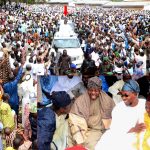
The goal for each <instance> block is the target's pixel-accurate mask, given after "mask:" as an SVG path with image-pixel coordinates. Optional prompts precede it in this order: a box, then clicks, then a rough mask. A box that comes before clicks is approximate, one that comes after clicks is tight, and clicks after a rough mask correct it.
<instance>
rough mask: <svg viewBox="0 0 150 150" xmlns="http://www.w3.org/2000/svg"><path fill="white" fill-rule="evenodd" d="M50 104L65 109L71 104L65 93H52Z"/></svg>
mask: <svg viewBox="0 0 150 150" xmlns="http://www.w3.org/2000/svg"><path fill="white" fill-rule="evenodd" d="M52 102H53V104H54V105H55V106H57V107H62V108H63V107H66V106H68V105H69V104H70V103H71V98H70V96H69V94H68V93H67V92H66V91H59V92H53V93H52Z"/></svg>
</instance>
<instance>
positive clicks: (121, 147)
mask: <svg viewBox="0 0 150 150" xmlns="http://www.w3.org/2000/svg"><path fill="white" fill-rule="evenodd" d="M139 92H140V88H139V85H138V83H137V82H136V81H134V80H131V79H130V80H128V81H126V82H125V84H124V86H123V87H122V90H121V92H120V94H121V97H122V99H123V101H121V102H120V103H118V104H117V105H116V107H114V109H113V111H112V122H111V125H110V129H109V130H107V131H106V132H105V133H104V134H103V136H102V137H101V139H100V141H99V142H98V143H97V145H96V147H95V150H137V149H135V147H134V144H135V141H136V135H137V134H136V133H139V132H141V131H143V130H144V129H145V125H144V123H143V120H141V118H142V116H143V114H144V111H145V100H144V99H138V93H139ZM120 139H121V140H120Z"/></svg>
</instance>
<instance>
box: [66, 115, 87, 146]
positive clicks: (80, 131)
mask: <svg viewBox="0 0 150 150" xmlns="http://www.w3.org/2000/svg"><path fill="white" fill-rule="evenodd" d="M68 121H69V126H70V131H71V135H72V138H73V139H76V143H77V144H82V143H84V141H85V139H86V138H87V137H86V132H87V130H88V127H87V123H86V120H85V119H84V118H82V117H80V116H77V115H75V114H72V113H70V114H69V120H68ZM81 127H82V128H81Z"/></svg>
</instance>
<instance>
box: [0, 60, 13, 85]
mask: <svg viewBox="0 0 150 150" xmlns="http://www.w3.org/2000/svg"><path fill="white" fill-rule="evenodd" d="M4 59H5V62H4V63H2V64H1V62H2V61H3V60H0V79H2V81H3V83H6V82H8V81H9V75H10V73H11V68H10V63H9V58H4Z"/></svg>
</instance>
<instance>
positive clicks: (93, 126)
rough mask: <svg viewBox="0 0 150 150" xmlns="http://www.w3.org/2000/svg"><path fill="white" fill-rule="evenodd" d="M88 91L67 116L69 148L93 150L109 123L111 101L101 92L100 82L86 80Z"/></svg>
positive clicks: (93, 78)
mask: <svg viewBox="0 0 150 150" xmlns="http://www.w3.org/2000/svg"><path fill="white" fill-rule="evenodd" d="M87 87H88V90H87V92H85V93H84V94H82V95H81V96H80V97H78V98H77V99H76V100H75V102H74V104H73V106H72V108H71V111H70V114H69V126H70V134H71V135H70V141H69V146H70V147H71V146H73V145H79V144H81V145H83V146H84V147H86V148H88V149H90V150H94V147H95V145H96V144H97V142H98V140H99V139H100V137H101V136H102V134H103V132H104V131H105V129H106V128H108V127H109V123H110V121H111V112H112V109H113V107H114V102H113V100H112V99H111V98H110V97H109V96H108V95H107V94H106V93H104V92H103V91H102V90H101V80H100V79H99V78H98V77H92V78H90V79H89V80H88V85H87Z"/></svg>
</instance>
